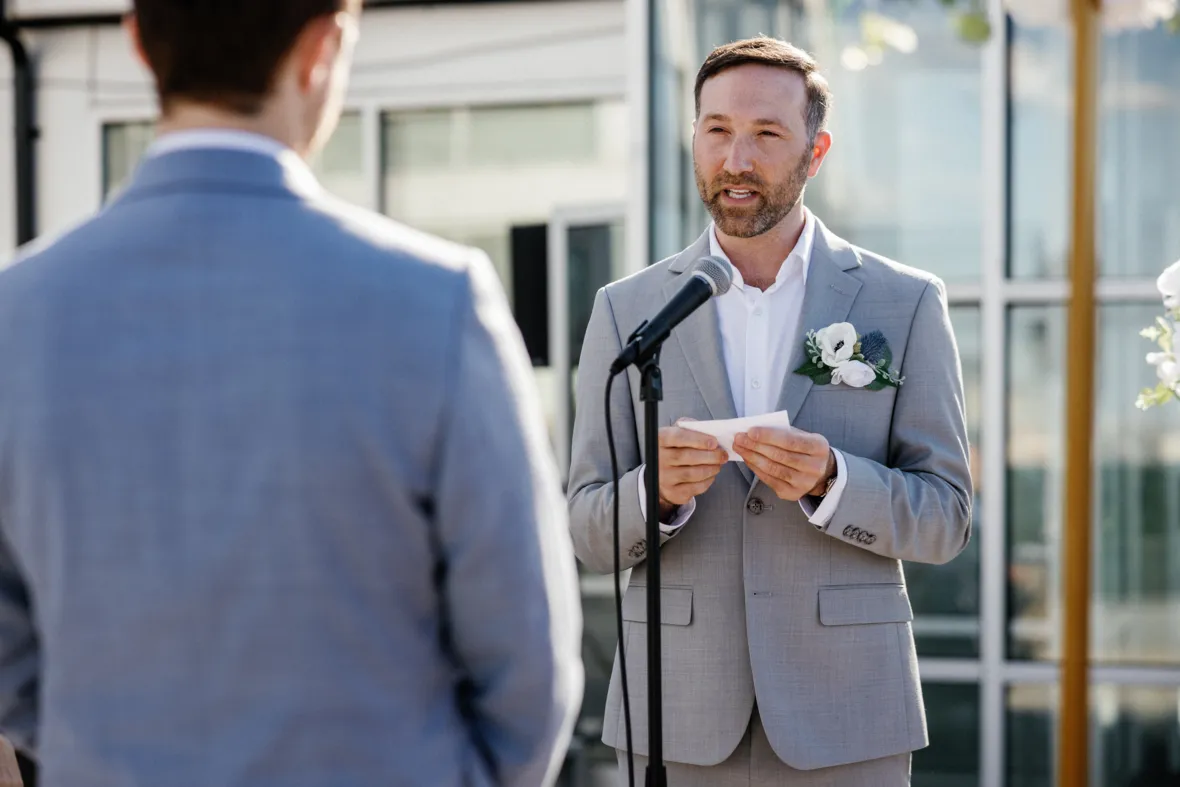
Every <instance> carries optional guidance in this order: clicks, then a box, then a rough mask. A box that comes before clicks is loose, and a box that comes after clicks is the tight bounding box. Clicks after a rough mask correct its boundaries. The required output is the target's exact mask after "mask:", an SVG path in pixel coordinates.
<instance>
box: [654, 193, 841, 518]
mask: <svg viewBox="0 0 1180 787" xmlns="http://www.w3.org/2000/svg"><path fill="white" fill-rule="evenodd" d="M803 215H804V221H803V232H802V233H801V234H800V235H799V241H798V242H797V243H796V244H795V248H794V249H792V250H791V253H790V254H788V255H787V259H786V260H785V261H784V262H783V264H782V266H781V267H780V268H779V271H778V275H777V276H776V277H775V280H774V284H772V285H771V286H770V287H768V288H767V289H766V290H765V291H763V290H759V289H758V288H757V287H754V286H750V285H747V284H746V283H745V281H744V280H743V279H742V274H741V273H740V272H739V271H738V270H737V268H733V267H731V270H732V272H733V286H731V287H730V288H729V290H728V291H727V292H726V293H725V294H724V295H721V296H719V297H718V298H717V323H718V328H719V329H720V332H721V350H722V355H723V357H724V360H725V371H726V373H727V375H728V377H729V390H730V391H732V392H733V399H734V401H733V404H734V409H735V411H736V412H737V414H738V416H739V417H747V416H752V415H764V414H766V413H770V412H774V410H775V408H776V406H777V404H778V398H779V394H780V392H781V391H782V385H783V382H784V381H785V380H786V378H787V375H788V374H790V373H791V370H790V369H788V368H787V367H788V365H789V364H790V361H791V353H792V352H793V350H794V348H795V343H796V342H798V341H800V337H799V335H798V334H799V316H800V314H801V313H802V311H803V293H804V289H805V287H806V284H807V272H808V270H809V269H810V267H811V249H812V246H813V245H814V242H815V217H814V216H812V215H811V211H809V210H807V209H806V208H804V209H803ZM709 253H710V254H713V255H716V256H718V257H721V258H722V259H724V260H725V261H726V262H728V261H729V256H728V255H726V253H725V251H724V250H723V249H722V248H721V244H720V243H719V242H718V241H717V230H716V227H710V228H709ZM833 454H835V457H836V482H835V483H834V484H833V485H832V489H831V490H830V491H829V492H828V494H827V495H826V496H825V497H824V499H823V500H822V501H821V503H820V505H819V506H816V505H815V504H814V502H813V501H812V500H811V499H809V498H807V497H804V498H803V499H801V500H800V501H799V505H800V506H801V507H802V508H803V511H804V513H806V514H807V517H808V521H809V522H811V523H812V524H813V525H815V526H816V527H817V528H821V529H822V528H823V527H825V526H826V525H827V524H828V522H829V521H830V520H831V518H832V515H833V514H834V513H835V511H836V507H837V506H838V505H839V504H840V497H841V496H842V495H843V493H844V486H845V484H846V483H847V481H848V477H847V473H846V472H845V463H844V457H843V456H842V455H841V454H840V452H839V451H836V450H834V449H833ZM639 510H640V511H642V512H643V515H644V517H646V516H647V497H646V487H645V486H644V483H643V473H640V474H639ZM695 510H696V500H695V499H694V500H690V501H689V502H688V503H686V504H685V505H683V506H681V507H680V509H679V511H677V513H676V517H675V519H673V521H672V522H671V523H670V524H666V525H665V524H663V523H661V524H660V528H661V530H663V532H665V533H668V534H671V533H674V532H676V530H678V529H679V528H680V527H682V526H683V525H684V523H686V522H687V521H688V520H689V518H690V517H691V516H692V514H693V512H694V511H695Z"/></svg>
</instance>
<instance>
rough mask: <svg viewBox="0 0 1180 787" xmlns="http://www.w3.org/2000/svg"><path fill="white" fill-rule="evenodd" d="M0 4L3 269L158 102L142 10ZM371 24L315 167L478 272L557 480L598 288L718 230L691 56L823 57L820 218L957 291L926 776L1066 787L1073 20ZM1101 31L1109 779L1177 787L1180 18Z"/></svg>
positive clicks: (1094, 721)
mask: <svg viewBox="0 0 1180 787" xmlns="http://www.w3.org/2000/svg"><path fill="white" fill-rule="evenodd" d="M5 5H6V6H7V8H6V9H5V15H0V20H3V19H6V20H7V23H8V24H9V25H10V32H15V34H16V35H18V36H19V37H20V39H21V40H22V41H23V42H24V45H25V46H26V47H27V49H28V52H29V54H30V56H31V59H32V73H33V76H34V79H33V80H32V87H33V91H34V93H33V99H34V103H33V106H34V109H35V116H34V117H33V121H34V122H35V126H36V128H37V131H38V134H39V137H38V139H37V142H36V158H35V167H34V173H33V179H32V189H31V190H30V189H28V188H18V182H17V181H18V180H19V179H18V178H17V176H16V173H17V169H16V166H15V163H14V162H15V160H16V142H15V140H16V133H15V132H14V122H12V121H13V120H14V119H15V118H14V114H13V109H12V108H13V107H14V106H15V105H14V98H17V97H18V96H17V95H14V86H19V85H20V84H21V80H20V79H19V76H20V74H19V73H16V74H14V67H13V64H12V63H11V62H10V59H9V58H8V57H0V118H3V121H2V124H0V256H6V255H7V253H8V252H9V251H10V250H11V249H12V248H14V247H15V246H16V245H17V239H18V236H19V233H18V227H17V219H16V215H17V210H16V206H17V205H18V204H20V203H21V201H22V200H26V201H28V200H31V202H29V203H28V205H27V206H26V207H31V208H32V214H33V215H35V222H36V230H37V231H38V232H40V233H50V232H55V231H59V230H61V229H63V228H65V227H68V226H69V225H70V224H71V223H73V222H75V221H77V220H78V219H79V218H80V217H83V216H85V215H86V214H87V213H89V212H91V211H93V210H95V209H96V208H98V207H99V206H100V205H101V204H102V203H103V201H104V200H105V199H106V198H108V197H109V196H110V195H111V194H112V192H114V191H116V190H117V189H118V188H119V187H120V185H121V184H122V183H123V182H124V180H125V179H126V178H127V177H128V175H129V174H130V173H131V172H132V171H133V169H134V167H135V165H136V163H137V161H138V160H139V158H140V156H141V155H142V153H143V151H144V149H145V148H146V146H147V145H148V144H149V142H150V141H151V139H152V137H153V133H154V132H153V126H152V122H151V119H152V117H153V115H154V112H155V102H154V99H153V95H152V91H151V87H150V83H149V81H148V78H147V75H146V74H145V73H144V72H143V70H142V69H141V68H140V67H139V66H138V64H137V63H136V62H135V61H134V59H133V57H132V55H131V52H130V50H129V48H128V46H127V43H126V41H125V39H124V36H123V33H122V31H121V29H120V28H119V24H118V23H119V19H120V15H121V14H122V13H123V12H124V11H125V10H126V8H127V6H128V5H129V3H128V2H127V1H126V0H8V2H7V3H6V4H5V3H4V2H3V1H2V0H0V8H4V7H5ZM366 5H368V6H369V9H368V10H367V12H366V16H365V19H364V22H363V25H362V38H361V42H360V45H359V51H358V55H357V63H356V68H355V72H354V77H353V81H352V89H351V93H350V98H349V102H348V112H347V114H346V115H345V117H344V119H343V121H342V123H341V127H340V130H339V131H338V133H337V134H336V136H335V137H334V139H333V140H332V142H331V144H330V145H329V147H328V148H327V149H326V150H325V151H324V153H323V154H322V155H321V156H320V157H319V159H318V161H316V162H315V168H316V170H317V172H318V173H319V175H320V177H321V179H322V180H323V182H324V184H325V185H326V187H327V188H328V189H330V190H332V191H334V192H335V193H337V194H338V195H340V196H342V197H344V198H346V199H348V200H351V201H353V202H356V203H358V204H360V205H364V206H367V207H369V208H372V209H375V210H379V211H382V212H384V213H387V214H389V215H390V216H393V217H394V218H397V219H399V220H402V221H405V222H407V223H409V224H412V225H414V226H417V227H420V228H423V229H426V230H429V231H431V232H434V233H437V234H440V235H444V236H446V237H450V238H454V239H456V240H460V241H463V242H465V243H471V244H474V245H477V246H480V247H481V248H483V249H484V250H486V251H487V252H488V254H489V255H490V256H491V258H492V260H493V261H494V262H495V264H496V267H497V269H498V271H499V273H500V275H501V277H502V278H503V281H504V284H505V288H506V290H507V291H508V293H509V297H510V299H511V301H512V304H513V308H514V311H515V314H516V316H517V320H518V322H519V324H520V326H521V329H522V331H523V333H524V335H525V338H526V343H527V345H528V347H529V351H530V353H531V355H532V357H533V363H534V367H535V369H536V373H537V379H538V383H539V384H540V386H541V388H542V392H543V395H544V401H545V406H546V417H547V419H548V422H549V425H550V430H551V434H552V438H553V444H554V449H555V451H556V452H557V455H558V457H559V459H560V461H561V463H562V465H563V466H564V465H565V463H566V462H568V451H569V431H570V422H571V413H572V409H573V402H572V396H571V383H572V380H573V378H574V375H575V374H576V363H577V357H578V353H579V349H580V346H581V338H582V332H583V331H584V328H585V324H586V320H587V318H588V316H589V309H590V306H591V303H592V299H593V295H594V292H595V290H596V289H597V288H598V287H600V286H602V285H603V284H605V283H606V282H608V281H610V280H611V279H614V278H618V277H619V276H622V275H624V274H626V273H628V272H631V271H634V270H638V269H640V268H641V267H643V266H644V265H646V264H648V263H649V262H651V261H653V260H657V259H660V258H661V257H663V256H666V255H668V254H671V253H673V252H675V251H677V250H678V249H680V248H682V247H683V246H685V245H687V244H688V243H689V242H690V241H691V240H692V239H694V238H695V237H696V236H697V235H698V234H699V233H700V232H701V231H702V230H703V229H704V227H705V223H706V215H705V213H704V211H703V209H702V207H701V205H700V202H699V200H698V198H697V195H696V189H695V184H694V180H693V177H692V170H691V148H690V139H691V121H692V85H693V78H694V76H695V73H696V70H697V67H698V66H699V64H700V62H701V61H702V60H703V58H704V56H705V55H706V54H707V53H708V51H709V50H710V49H711V48H712V47H713V46H715V45H717V44H721V43H724V42H726V41H729V40H732V39H735V38H740V37H745V36H750V35H755V34H758V33H768V34H772V35H776V36H780V37H783V38H787V39H789V40H792V41H793V42H795V43H797V44H799V45H801V46H803V47H804V48H806V49H808V50H810V51H811V52H813V53H814V54H815V55H816V56H817V57H818V59H819V60H820V62H821V65H822V66H823V67H824V69H825V72H826V74H827V75H828V78H829V80H830V82H831V85H832V88H833V90H834V93H835V100H836V103H835V110H834V116H833V118H832V124H831V128H832V132H833V134H834V137H835V147H834V150H833V153H832V155H831V156H830V157H829V158H828V160H827V163H826V164H825V166H824V168H823V171H822V172H821V174H820V176H819V177H818V178H817V179H816V180H815V181H813V183H812V185H811V186H810V188H809V190H808V194H807V201H808V204H809V206H810V207H811V208H812V210H814V211H815V212H816V213H817V214H818V215H819V216H820V217H821V218H823V219H824V221H825V222H827V224H828V225H829V226H830V227H831V228H832V229H833V230H834V231H835V232H837V233H839V234H841V235H843V236H844V237H846V238H848V239H850V240H851V241H853V242H854V243H857V244H859V245H862V246H866V247H868V248H871V249H873V250H874V251H877V252H880V253H883V254H886V255H889V256H892V257H894V258H896V259H899V260H901V261H903V262H906V263H908V264H910V265H915V266H918V267H921V268H925V269H927V270H930V271H933V272H935V273H937V274H938V275H940V276H942V277H943V278H944V279H945V280H946V281H947V283H948V288H949V296H950V299H951V302H952V319H953V320H954V324H955V330H956V333H957V336H958V340H959V345H960V352H961V354H962V360H963V366H964V369H963V371H964V376H965V381H966V384H967V397H968V400H967V404H968V415H969V420H970V430H971V439H972V443H973V445H972V448H973V457H972V459H973V467H974V472H975V483H976V490H977V499H976V508H975V511H976V521H975V533H974V537H973V540H972V542H971V545H970V547H969V548H968V550H967V552H966V553H965V554H963V555H962V556H961V557H959V558H958V559H957V560H955V561H953V562H952V563H950V564H949V565H946V566H940V567H935V566H919V565H909V566H907V577H908V581H909V585H910V596H911V599H912V601H913V604H914V607H915V614H916V618H915V621H914V630H915V633H916V635H917V639H918V648H919V653H920V660H921V671H922V675H923V680H924V685H925V692H926V701H927V711H928V720H929V726H930V731H931V740H932V745H931V747H930V748H928V749H926V750H924V751H922V752H919V753H918V754H917V755H916V756H915V758H914V766H913V767H914V784H915V785H916V787H1042V786H1043V787H1049V786H1050V785H1053V784H1054V782H1053V774H1052V771H1053V768H1054V761H1055V758H1054V755H1053V746H1054V741H1053V737H1054V731H1055V728H1056V724H1055V713H1056V707H1057V695H1056V687H1057V677H1058V669H1057V666H1056V659H1057V658H1058V656H1059V638H1060V635H1059V629H1060V617H1059V610H1060V603H1059V599H1060V591H1059V587H1060V570H1059V569H1060V558H1059V556H1060V546H1061V539H1062V537H1063V535H1064V534H1063V533H1062V528H1061V503H1062V495H1063V489H1062V475H1061V471H1062V466H1063V445H1064V403H1065V400H1066V397H1068V396H1069V391H1068V390H1067V389H1066V387H1065V386H1064V383H1063V376H1064V368H1065V366H1064V363H1065V359H1064V355H1065V332H1064V329H1065V303H1066V299H1067V297H1068V284H1067V281H1066V276H1067V264H1068V259H1067V257H1068V255H1067V244H1068V240H1069V227H1068V210H1069V196H1070V182H1071V178H1072V173H1071V171H1070V166H1071V164H1070V150H1069V145H1070V131H1069V129H1070V118H1071V106H1070V104H1071V93H1070V91H1071V85H1072V83H1071V74H1070V60H1069V52H1070V46H1071V42H1070V34H1069V29H1068V26H1067V25H1066V22H1065V13H1066V3H1065V0H1011V2H1005V0H531V1H529V0H523V1H518V2H496V1H495V0H491V1H486V2H479V1H478V0H470V1H468V2H433V3H424V2H415V1H414V0H386V1H385V2H382V1H381V0H376V1H375V2H369V3H367V4H366ZM1104 28H1105V29H1104V33H1103V40H1102V61H1101V69H1100V85H1101V87H1100V92H1101V95H1100V118H1099V124H1100V126H1099V127H1100V140H1099V148H1100V149H1099V209H1098V215H1097V216H1096V217H1095V221H1096V222H1097V229H1098V238H1099V269H1100V277H1101V278H1100V281H1099V283H1098V298H1099V307H1098V308H1099V312H1098V315H1097V323H1098V331H1099V333H1098V357H1097V358H1095V360H1094V373H1095V375H1096V380H1097V405H1096V410H1095V413H1094V418H1095V471H1094V488H1093V489H1092V490H1088V492H1089V493H1091V494H1093V495H1094V501H1095V511H1096V515H1095V521H1094V528H1095V530H1094V533H1095V541H1094V545H1095V555H1094V565H1093V571H1094V598H1093V603H1092V624H1091V625H1092V644H1091V656H1092V659H1093V662H1094V666H1093V669H1092V672H1091V674H1092V689H1091V700H1092V717H1091V729H1092V733H1091V740H1092V746H1091V755H1092V756H1091V760H1092V765H1091V774H1092V775H1091V785H1094V787H1144V786H1146V785H1151V787H1157V786H1158V787H1163V786H1164V785H1177V784H1180V407H1177V406H1169V407H1163V408H1158V409H1155V410H1151V411H1148V412H1140V411H1137V410H1136V409H1135V408H1134V406H1133V402H1134V400H1135V395H1136V393H1137V392H1138V391H1139V389H1140V388H1143V387H1145V386H1148V385H1152V384H1154V378H1153V373H1152V370H1151V369H1150V368H1149V367H1148V366H1147V365H1146V364H1145V363H1144V360H1143V356H1144V354H1145V353H1146V352H1147V351H1148V350H1150V349H1152V347H1151V345H1150V343H1148V342H1147V341H1146V340H1144V339H1142V338H1140V337H1139V336H1138V331H1139V329H1140V328H1141V327H1144V326H1146V325H1148V324H1150V322H1151V321H1152V320H1153V319H1154V316H1155V315H1156V314H1158V313H1160V311H1161V309H1160V307H1159V302H1160V301H1159V297H1158V295H1157V293H1156V291H1155V288H1154V279H1155V277H1156V276H1157V275H1158V273H1159V272H1160V271H1161V270H1162V269H1163V268H1164V267H1165V265H1167V264H1168V263H1170V262H1172V261H1173V260H1175V259H1177V258H1180V35H1177V32H1178V31H1180V14H1178V9H1177V6H1176V3H1175V2H1174V0H1114V1H1113V2H1110V3H1108V9H1107V18H1106V22H1105V24H1104ZM18 71H19V69H18ZM14 77H17V78H14ZM1079 493H1081V494H1085V493H1087V491H1086V490H1083V491H1080V492H1079ZM506 570H511V569H510V567H507V568H506ZM584 597H585V610H586V621H587V630H586V639H585V648H584V657H585V660H586V666H587V674H588V684H587V693H586V701H585V708H584V711H583V717H582V722H581V725H580V735H579V740H578V741H576V743H575V747H574V750H573V751H572V752H571V763H570V767H569V773H568V777H569V779H570V782H569V783H571V784H575V783H576V784H583V785H589V784H596V783H605V782H601V781H599V779H600V778H601V776H602V775H603V774H604V773H606V772H609V771H610V770H611V769H612V767H613V762H614V759H613V754H612V753H611V752H610V751H607V750H605V749H604V748H603V747H602V746H601V744H599V743H598V742H597V739H598V732H599V729H600V725H601V720H600V714H601V711H602V707H603V703H604V697H605V690H606V680H607V676H608V675H609V670H610V663H611V658H612V655H613V651H614V647H615V638H614V618H613V603H612V598H611V584H610V582H609V580H607V579H606V578H603V577H593V576H586V577H584ZM595 774H598V777H597V778H596V775H595ZM1063 787H1074V786H1073V785H1069V786H1063Z"/></svg>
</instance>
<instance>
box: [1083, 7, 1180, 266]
mask: <svg viewBox="0 0 1180 787" xmlns="http://www.w3.org/2000/svg"><path fill="white" fill-rule="evenodd" d="M1101 51H1102V66H1101V69H1102V70H1101V85H1100V91H1101V92H1100V95H1101V101H1102V104H1101V107H1102V111H1101V115H1100V118H1101V125H1100V127H1099V153H1100V158H1099V167H1100V168H1099V175H1098V187H1099V219H1100V224H1099V226H1100V227H1101V229H1102V231H1101V232H1099V233H1098V237H1099V243H1100V246H1099V252H1100V254H1099V261H1100V263H1101V266H1102V272H1103V274H1105V275H1108V276H1149V277H1151V278H1153V279H1154V278H1155V277H1156V276H1157V275H1159V272H1160V271H1161V270H1162V269H1163V268H1164V266H1165V265H1167V264H1168V263H1170V262H1172V261H1173V260H1175V259H1177V258H1180V189H1178V188H1177V187H1176V184H1177V182H1180V145H1177V144H1176V129H1177V128H1180V39H1178V38H1177V37H1176V35H1174V34H1173V33H1171V32H1169V31H1168V30H1166V29H1165V28H1164V26H1163V25H1157V26H1155V27H1154V28H1152V29H1150V30H1123V31H1117V32H1116V31H1111V32H1108V33H1107V34H1106V35H1105V37H1104V38H1103V41H1102V48H1101ZM1062 185H1065V181H1062Z"/></svg>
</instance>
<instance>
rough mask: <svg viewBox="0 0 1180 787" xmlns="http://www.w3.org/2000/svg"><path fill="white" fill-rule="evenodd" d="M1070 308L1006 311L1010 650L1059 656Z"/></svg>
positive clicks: (1042, 656)
mask: <svg viewBox="0 0 1180 787" xmlns="http://www.w3.org/2000/svg"><path fill="white" fill-rule="evenodd" d="M1064 349H1065V310H1064V308H1062V307H1060V306H1030V307H1020V308H1014V309H1012V310H1011V311H1010V312H1009V314H1008V352H1007V355H1008V358H1007V363H1008V443H1007V456H1008V489H1007V497H1008V560H1009V567H1008V581H1009V585H1008V615H1009V619H1010V623H1009V629H1008V637H1009V638H1008V651H1009V656H1010V657H1012V658H1018V659H1050V658H1055V657H1056V654H1057V651H1056V643H1057V634H1058V632H1057V630H1056V627H1057V617H1056V615H1055V614H1050V611H1051V609H1050V603H1051V602H1053V603H1056V599H1057V598H1058V593H1057V591H1058V586H1059V585H1060V574H1059V573H1058V568H1059V560H1058V557H1059V554H1060V548H1061V547H1060V543H1059V542H1058V540H1057V539H1058V535H1059V530H1060V522H1061V503H1062V500H1061V472H1062V469H1063V468H1062V462H1063V459H1062V452H1063V450H1064V442H1063V441H1064V437H1063V432H1062V425H1063V419H1064V414H1063V412H1064V406H1065V399H1064V392H1063V391H1062V375H1063V374H1064V367H1063V366H1062V363H1063V359H1062V356H1063V354H1064Z"/></svg>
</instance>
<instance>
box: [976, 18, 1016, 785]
mask: <svg viewBox="0 0 1180 787" xmlns="http://www.w3.org/2000/svg"><path fill="white" fill-rule="evenodd" d="M988 9H989V16H990V17H991V18H992V19H998V20H1006V16H1005V11H1004V6H1003V0H988ZM997 29H999V30H1002V31H1004V33H1002V34H1001V35H998V36H993V37H992V39H991V40H990V41H989V42H988V44H987V45H986V47H985V49H984V52H983V74H982V83H983V90H982V102H981V104H982V106H981V118H982V124H983V133H982V138H983V150H982V156H983V167H982V170H983V172H984V173H985V174H984V176H983V226H982V250H981V252H982V255H981V256H982V270H981V282H980V304H981V314H980V321H981V333H982V340H983V341H982V347H983V352H982V369H981V370H980V371H981V379H982V389H983V390H982V391H981V394H982V395H981V397H980V398H981V400H982V413H981V419H980V443H981V445H980V452H981V456H982V467H983V472H982V477H983V478H984V479H985V482H984V483H983V484H982V489H981V490H980V514H981V517H980V524H979V530H980V532H979V536H978V537H979V538H980V539H981V543H980V550H979V553H980V560H979V566H980V568H979V572H980V577H979V579H980V609H979V612H980V620H979V624H980V654H979V655H980V664H979V678H980V680H979V713H980V719H979V722H980V723H979V731H980V740H979V751H980V757H979V763H980V773H979V784H980V787H1003V784H1004V773H1005V770H1006V768H1005V763H1006V760H1007V751H1006V750H1005V746H1004V737H1005V736H1004V733H1005V728H1004V725H1005V714H1004V706H1005V702H1004V696H1005V695H1004V677H1005V676H1004V657H1005V655H1006V654H1005V652H1004V651H1005V643H1006V642H1007V635H1006V623H1007V621H1006V620H1005V615H1006V612H1005V599H1006V595H1007V583H1006V576H1007V563H1008V556H1007V537H1008V534H1007V531H1006V527H1007V517H1006V516H1005V512H1006V510H1007V506H1006V494H1007V493H1006V486H1007V484H1006V474H1007V473H1006V470H1007V468H1006V466H1005V465H1006V462H1005V451H1006V448H1007V435H1006V433H1005V409H1006V400H1007V397H1006V394H1007V391H1006V386H1005V378H1006V370H1005V360H1006V357H1007V346H1006V339H1007V325H1006V309H1007V303H1006V300H1005V287H1004V285H1005V275H1006V268H1007V248H1008V242H1007V238H1008V229H1009V228H1008V187H1009V184H1008V54H1007V49H1008V40H1007V39H1008V36H1007V32H1006V31H1007V26H1006V23H1003V24H1000V25H997Z"/></svg>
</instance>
